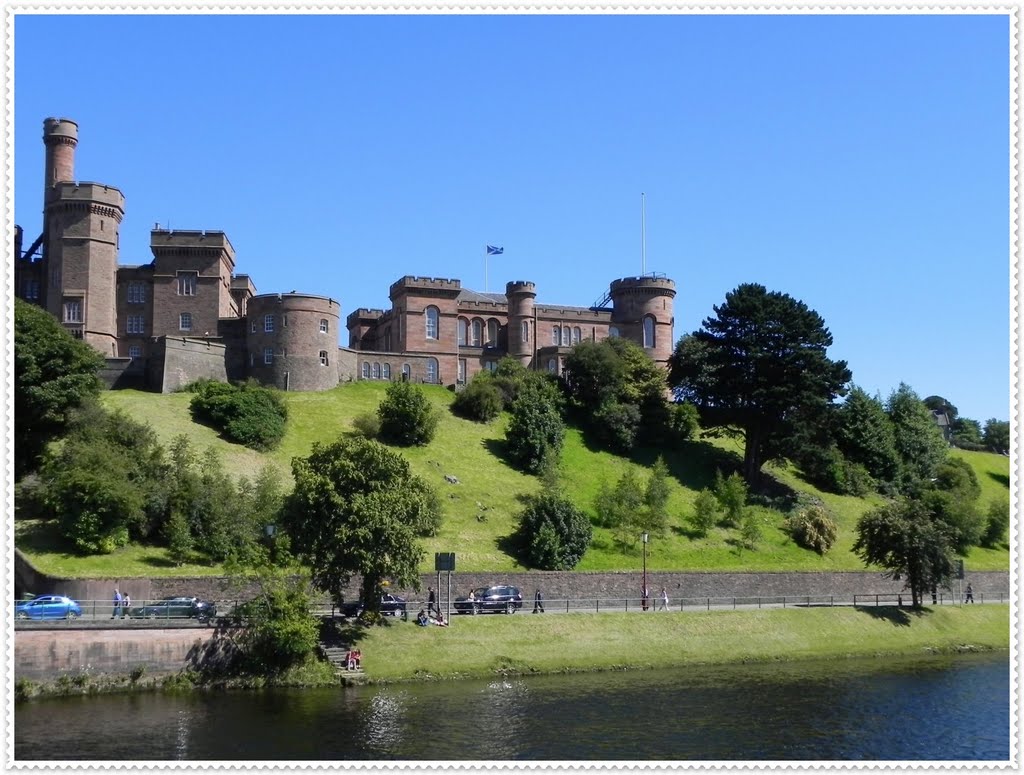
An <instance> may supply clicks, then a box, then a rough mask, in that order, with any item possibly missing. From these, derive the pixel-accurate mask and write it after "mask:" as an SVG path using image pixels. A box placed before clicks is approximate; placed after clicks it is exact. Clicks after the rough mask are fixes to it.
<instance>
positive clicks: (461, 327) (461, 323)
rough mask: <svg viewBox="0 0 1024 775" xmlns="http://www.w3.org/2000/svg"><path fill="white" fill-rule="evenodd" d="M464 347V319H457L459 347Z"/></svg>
mask: <svg viewBox="0 0 1024 775" xmlns="http://www.w3.org/2000/svg"><path fill="white" fill-rule="evenodd" d="M465 346H466V319H465V318H459V347H465Z"/></svg>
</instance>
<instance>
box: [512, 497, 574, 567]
mask: <svg viewBox="0 0 1024 775" xmlns="http://www.w3.org/2000/svg"><path fill="white" fill-rule="evenodd" d="M592 534H593V529H592V528H591V526H590V520H589V519H587V515H586V514H584V513H583V512H582V511H580V510H579V509H577V508H576V507H575V506H574V505H573V504H572V502H571V501H569V500H567V499H565V498H562V497H559V496H558V495H555V494H552V493H541V494H540V495H537V496H535V497H534V498H532V499H531V501H530V503H529V505H528V506H527V507H526V509H525V510H524V511H523V512H522V514H520V515H519V528H518V530H517V531H516V539H517V542H518V544H519V546H520V547H521V554H522V557H523V560H524V562H525V563H526V565H528V566H529V567H532V568H540V569H541V570H572V569H573V568H574V567H576V564H577V563H578V562H579V561H580V559H581V558H582V557H583V554H584V552H586V551H587V547H588V546H590V538H591V536H592Z"/></svg>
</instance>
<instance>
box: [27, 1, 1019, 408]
mask: <svg viewBox="0 0 1024 775" xmlns="http://www.w3.org/2000/svg"><path fill="white" fill-rule="evenodd" d="M14 30H15V100H14V106H15V116H14V126H15V192H16V201H15V215H16V219H15V220H16V222H17V223H19V224H21V225H22V226H23V227H24V228H25V230H26V238H27V239H28V240H32V239H34V237H35V236H36V235H37V234H38V232H39V227H40V223H41V215H40V210H41V201H42V178H43V146H42V142H41V139H40V138H41V133H42V120H43V119H44V118H45V117H47V116H67V117H69V118H73V119H75V120H76V121H77V122H78V123H79V127H80V143H79V146H78V154H77V170H76V172H77V176H78V178H79V179H80V180H92V181H98V182H103V183H109V184H111V185H114V186H117V187H118V188H120V189H121V190H122V191H123V192H124V194H125V196H126V197H127V213H126V216H125V220H124V223H123V225H122V229H121V263H123V264H141V263H146V262H148V261H149V260H150V259H151V254H150V252H149V249H148V244H149V230H150V229H151V228H152V227H153V224H154V223H155V222H160V223H161V224H163V225H164V226H167V225H170V227H171V228H179V229H220V230H223V231H225V232H227V234H228V236H229V238H230V239H231V241H232V243H233V244H234V246H235V248H236V250H237V253H238V263H237V266H236V271H238V272H240V273H248V274H249V275H251V276H252V278H253V280H254V282H255V284H256V287H257V290H258V292H260V293H268V292H279V291H290V290H293V289H294V290H299V291H303V292H309V293H319V294H325V295H330V296H333V297H335V298H338V299H340V300H341V304H342V314H343V315H347V314H348V313H349V312H351V311H352V310H354V309H356V308H357V307H385V308H386V307H387V306H388V305H389V302H388V298H387V293H388V286H389V285H390V284H391V283H392V282H393V281H394V280H396V279H398V278H399V277H401V276H402V275H405V274H416V275H431V276H439V277H455V278H459V279H461V280H462V283H463V286H464V287H469V288H474V289H477V290H484V256H483V253H484V245H485V244H487V243H491V244H494V245H500V246H503V247H504V249H505V253H504V255H503V256H500V257H494V258H492V259H491V260H490V262H489V264H488V267H489V271H488V279H489V283H488V284H489V288H488V289H489V290H491V291H503V290H504V285H505V282H506V281H508V280H532V281H534V282H536V283H537V285H538V301H541V302H548V303H564V304H572V305H583V306H585V305H589V304H591V303H593V302H594V301H595V300H596V299H598V298H599V297H600V296H601V295H602V294H603V293H604V291H605V290H606V289H607V287H608V283H609V282H610V281H611V280H613V279H616V278H618V277H624V276H631V275H636V274H639V273H640V271H641V228H640V222H641V218H640V195H641V192H645V193H646V224H647V229H646V245H647V250H646V257H647V260H646V269H647V270H648V271H658V272H664V273H666V274H668V275H669V276H670V277H672V278H673V279H674V280H675V281H676V284H677V288H678V296H677V297H676V326H675V336H676V337H677V338H678V337H679V336H681V335H683V334H684V333H688V332H691V331H693V330H695V329H697V328H699V327H700V325H701V322H702V321H703V320H704V319H705V318H706V317H708V316H709V315H711V314H712V313H713V310H712V307H713V305H715V304H721V303H722V301H723V300H724V298H725V294H726V293H727V292H728V291H730V290H732V289H733V288H735V287H736V286H737V285H739V284H740V283H745V282H757V283H761V284H763V285H765V286H766V287H768V289H769V290H776V291H782V292H785V293H788V294H790V295H792V296H794V297H795V298H798V299H800V300H802V301H804V302H805V303H806V304H807V305H808V306H810V307H811V308H813V309H815V310H817V311H818V312H819V313H820V314H821V315H822V316H823V317H824V319H825V321H826V324H827V325H828V327H829V329H830V330H831V332H832V335H833V337H834V345H833V347H832V348H831V349H830V351H829V354H830V356H831V357H833V358H836V359H840V358H841V359H844V360H846V361H847V362H848V363H849V365H850V368H851V369H852V371H853V377H854V382H855V383H856V384H858V385H860V386H861V387H863V388H865V389H866V390H868V391H869V392H871V393H876V392H877V393H880V394H881V395H882V397H883V398H885V397H887V396H888V394H889V393H890V392H891V391H892V390H893V389H895V388H896V387H897V386H898V384H899V383H900V382H901V381H902V382H906V383H907V384H909V385H910V386H911V387H912V388H914V390H916V391H917V393H918V394H919V395H920V396H921V397H922V398H923V397H925V396H927V395H931V394H940V395H943V396H945V397H946V398H948V399H949V400H950V401H952V402H953V403H954V404H955V405H956V406H957V407H958V408H959V410H960V414H961V415H962V416H966V417H971V418H974V419H977V420H979V421H980V422H982V423H984V421H985V420H986V419H988V418H989V417H995V418H998V419H1008V418H1009V416H1010V406H1009V392H1010V391H1009V378H1010V375H1009V374H1010V373H1009V363H1010V339H1009V327H1010V297H1009V294H1010V287H1009V283H1010V280H1009V278H1010V245H1009V222H1010V219H1009V193H1008V192H1009V186H1010V164H1009V158H1010V146H1009V138H1010V131H1009V105H1010V99H1009V56H1010V54H1009V22H1008V20H1007V18H1006V17H1005V16H982V15H967V16H964V15H943V16H843V15H836V16H770V15H769V16H628V17H627V16H376V17H373V16H314V17H309V16H282V17H271V16H227V17H218V16H136V17H119V16H79V15H76V16H50V15H46V16H19V17H18V18H17V19H16V22H15V26H14Z"/></svg>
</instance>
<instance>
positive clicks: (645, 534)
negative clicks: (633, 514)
mask: <svg viewBox="0 0 1024 775" xmlns="http://www.w3.org/2000/svg"><path fill="white" fill-rule="evenodd" d="M640 538H641V540H642V541H643V544H644V589H643V600H641V601H640V602H641V603H642V604H643V609H644V610H645V611H646V610H647V533H644V534H643V535H642V536H640Z"/></svg>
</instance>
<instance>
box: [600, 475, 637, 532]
mask: <svg viewBox="0 0 1024 775" xmlns="http://www.w3.org/2000/svg"><path fill="white" fill-rule="evenodd" d="M644 495H645V494H644V487H643V484H641V482H640V478H639V477H638V476H637V474H636V471H635V470H634V469H633V468H632V467H630V468H627V469H626V470H625V471H624V472H623V473H622V476H620V477H619V480H618V481H617V482H616V483H615V486H614V487H610V486H609V485H608V484H607V483H606V482H602V483H601V488H600V490H599V491H598V494H597V497H596V498H595V500H594V508H595V510H596V512H597V519H598V524H599V525H601V526H602V527H606V528H609V529H610V530H611V531H612V535H614V536H615V541H616V543H618V544H619V546H622V547H625V546H632V545H633V544H635V543H636V540H637V538H639V536H640V534H641V533H642V532H643V531H644V528H643V526H642V522H643V516H642V514H643V511H644Z"/></svg>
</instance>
